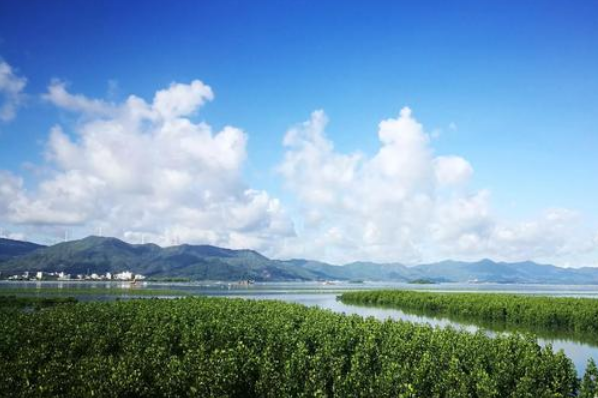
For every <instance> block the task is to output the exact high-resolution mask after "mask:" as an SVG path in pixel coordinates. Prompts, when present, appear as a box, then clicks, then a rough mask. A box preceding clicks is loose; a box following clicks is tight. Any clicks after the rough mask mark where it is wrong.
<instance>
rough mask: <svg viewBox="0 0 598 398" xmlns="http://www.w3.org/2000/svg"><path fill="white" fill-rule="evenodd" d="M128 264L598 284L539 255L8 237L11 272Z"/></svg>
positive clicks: (161, 272)
mask: <svg viewBox="0 0 598 398" xmlns="http://www.w3.org/2000/svg"><path fill="white" fill-rule="evenodd" d="M125 270H129V271H132V272H134V273H138V274H143V275H145V276H147V277H152V278H174V277H182V278H188V279H192V280H221V281H238V280H256V281H291V280H296V281H307V280H348V281H351V280H352V281H357V280H359V281H366V280H367V281H404V282H409V281H430V282H479V283H537V284H598V268H591V267H586V268H561V267H556V266H553V265H545V264H537V263H534V262H531V261H525V262H516V263H506V262H495V261H492V260H489V259H484V260H480V261H476V262H463V261H442V262H438V263H432V264H420V265H416V266H409V267H408V266H406V265H403V264H400V263H384V264H381V263H372V262H353V263H349V264H345V265H332V264H328V263H324V262H319V261H310V260H302V259H295V260H285V261H282V260H274V259H269V258H267V257H265V256H263V255H262V254H260V253H258V252H256V251H253V250H231V249H224V248H220V247H215V246H209V245H187V244H184V245H178V246H170V247H160V246H158V245H155V244H129V243H126V242H123V241H121V240H119V239H116V238H107V237H98V236H89V237H87V238H84V239H80V240H74V241H69V242H64V243H59V244H56V245H52V246H42V245H38V244H35V243H30V242H22V241H17V240H11V239H1V238H0V273H1V274H2V276H3V277H6V276H8V275H13V274H19V273H23V272H25V271H29V272H37V271H44V272H65V273H68V274H73V275H76V274H90V273H98V274H104V273H106V272H111V273H117V272H122V271H125Z"/></svg>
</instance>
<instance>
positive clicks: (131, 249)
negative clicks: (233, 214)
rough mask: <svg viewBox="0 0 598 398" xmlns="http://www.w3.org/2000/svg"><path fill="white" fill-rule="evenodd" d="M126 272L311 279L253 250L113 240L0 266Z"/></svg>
mask: <svg viewBox="0 0 598 398" xmlns="http://www.w3.org/2000/svg"><path fill="white" fill-rule="evenodd" d="M124 270H130V271H133V272H134V273H140V274H143V275H146V276H149V277H186V278H190V279H195V280H242V279H254V280H259V281H266V280H309V279H314V278H315V277H314V275H313V274H311V273H310V272H309V271H306V270H303V269H300V268H296V267H292V266H290V265H288V264H285V263H283V262H279V261H273V260H270V259H268V258H266V257H264V256H262V255H261V254H259V253H257V252H254V251H251V250H229V249H222V248H219V247H214V246H206V245H201V246H193V245H180V246H172V247H167V248H161V247H160V246H157V245H154V244H145V245H132V244H129V243H126V242H123V241H121V240H119V239H116V238H103V237H96V236H90V237H87V238H85V239H81V240H77V241H71V242H65V243H59V244H57V245H54V246H50V247H46V248H41V249H39V250H36V251H34V252H31V253H29V254H25V255H23V256H19V257H14V258H12V259H11V260H9V261H6V262H4V263H2V264H0V271H2V272H3V273H6V274H9V273H22V272H24V271H46V272H51V271H62V272H66V273H69V274H87V273H94V272H95V273H101V274H104V273H106V272H111V273H116V272H122V271H124Z"/></svg>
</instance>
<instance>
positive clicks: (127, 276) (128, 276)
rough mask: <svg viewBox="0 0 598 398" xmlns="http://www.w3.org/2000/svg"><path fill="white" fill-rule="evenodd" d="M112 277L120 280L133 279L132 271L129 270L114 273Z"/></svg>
mask: <svg viewBox="0 0 598 398" xmlns="http://www.w3.org/2000/svg"><path fill="white" fill-rule="evenodd" d="M114 279H118V280H121V281H130V280H131V279H133V273H132V272H131V271H124V272H120V273H118V274H116V275H114Z"/></svg>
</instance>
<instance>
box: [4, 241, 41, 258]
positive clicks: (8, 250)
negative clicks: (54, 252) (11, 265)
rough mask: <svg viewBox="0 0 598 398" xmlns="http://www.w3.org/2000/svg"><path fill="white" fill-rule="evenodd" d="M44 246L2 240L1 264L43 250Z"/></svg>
mask: <svg viewBox="0 0 598 398" xmlns="http://www.w3.org/2000/svg"><path fill="white" fill-rule="evenodd" d="M42 247H45V246H42V245H38V244H36V243H31V242H23V241H20V240H14V239H6V238H0V262H3V261H7V260H10V259H11V258H13V257H17V256H22V255H24V254H28V253H31V252H33V251H35V250H37V249H41V248H42Z"/></svg>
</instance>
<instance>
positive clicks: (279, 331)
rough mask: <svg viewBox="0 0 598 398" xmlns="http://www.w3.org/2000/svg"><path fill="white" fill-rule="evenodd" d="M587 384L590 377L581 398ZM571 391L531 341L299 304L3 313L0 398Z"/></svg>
mask: <svg viewBox="0 0 598 398" xmlns="http://www.w3.org/2000/svg"><path fill="white" fill-rule="evenodd" d="M589 368H590V367H589ZM589 368H588V369H589ZM594 369H595V366H594ZM595 387H596V376H595V375H594V376H588V380H587V381H586V380H585V379H584V384H583V386H582V393H584V394H586V392H587V394H592V393H593V392H592V391H595ZM592 388H594V390H592ZM576 389H577V379H576V377H575V372H574V369H573V367H572V364H571V361H570V360H569V359H568V358H566V357H565V356H564V355H559V354H554V353H552V351H550V350H547V349H541V348H540V347H539V346H538V345H537V343H536V342H535V341H534V340H533V339H528V338H524V337H520V336H508V337H504V336H503V337H498V338H496V339H492V338H489V337H487V336H485V335H483V334H481V333H479V334H469V333H466V332H461V331H456V330H452V329H434V328H431V327H428V326H417V325H413V324H409V323H406V322H391V321H385V322H380V321H376V320H374V319H371V318H370V319H362V318H360V317H357V316H344V315H340V314H335V313H332V312H329V311H324V310H320V309H317V308H307V307H303V306H300V305H296V304H288V303H281V302H272V301H252V300H247V301H245V300H241V299H216V298H185V299H176V300H157V299H147V300H131V301H126V302H111V303H80V304H74V305H68V306H56V307H53V308H50V309H46V310H44V311H40V312H32V313H24V312H14V311H12V312H7V311H0V396H11V397H38V396H42V397H43V396H48V397H50V396H52V397H54V396H56V397H84V396H94V397H122V396H127V397H314V396H321V397H333V396H337V397H397V396H400V397H484V398H486V397H488V398H489V397H510V396H513V397H515V396H530V397H545V396H546V397H560V396H563V397H565V396H572V395H573V394H575V393H576ZM586 396H587V397H589V396H591V395H585V396H584V397H586Z"/></svg>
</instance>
